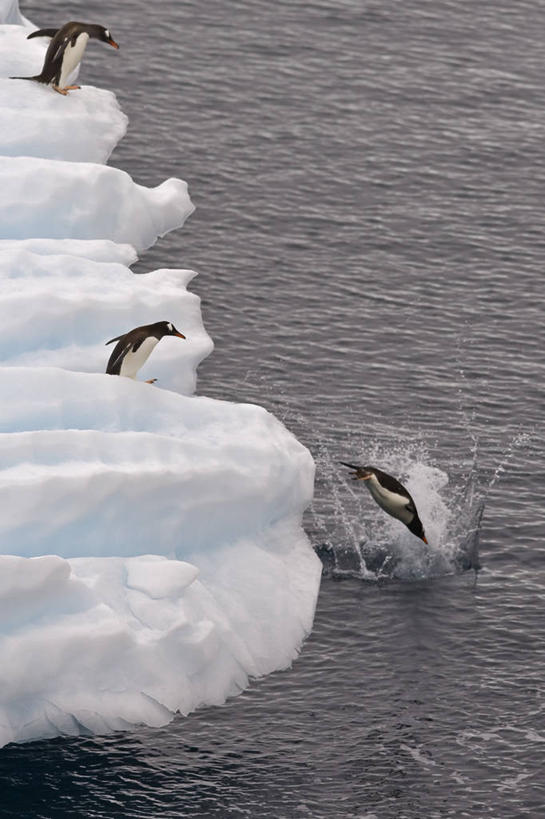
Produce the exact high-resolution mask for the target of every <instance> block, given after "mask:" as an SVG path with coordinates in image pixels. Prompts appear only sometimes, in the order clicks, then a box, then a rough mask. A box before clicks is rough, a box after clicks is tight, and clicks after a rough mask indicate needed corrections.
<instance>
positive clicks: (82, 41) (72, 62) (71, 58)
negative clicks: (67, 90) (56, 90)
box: [59, 31, 89, 88]
mask: <svg viewBox="0 0 545 819" xmlns="http://www.w3.org/2000/svg"><path fill="white" fill-rule="evenodd" d="M88 42H89V35H88V34H87V33H86V32H85V31H82V33H81V34H78V36H77V37H76V42H75V43H74V45H70V43H69V44H68V45H67V46H66V48H65V49H64V54H63V58H62V68H61V76H60V79H59V87H60V88H64V86H65V85H66V83H67V81H68V77H69V76H70V74H71V73H72V71H74V69H75V68H77V67H78V65H79V64H80V62H81V58H82V57H83V53H84V51H85V46H86V45H87V43H88Z"/></svg>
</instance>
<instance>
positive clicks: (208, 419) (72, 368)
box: [0, 0, 320, 745]
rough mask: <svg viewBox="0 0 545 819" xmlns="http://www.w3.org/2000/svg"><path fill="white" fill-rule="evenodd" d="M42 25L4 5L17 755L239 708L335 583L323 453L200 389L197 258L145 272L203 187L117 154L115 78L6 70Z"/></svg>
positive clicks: (0, 483)
mask: <svg viewBox="0 0 545 819" xmlns="http://www.w3.org/2000/svg"><path fill="white" fill-rule="evenodd" d="M40 23H41V24H42V25H51V23H52V21H50V20H43V21H40ZM32 29H33V26H32V25H31V24H30V23H29V21H27V20H25V18H24V17H22V15H21V14H20V12H19V8H18V4H17V2H16V0H0V109H1V111H0V113H1V115H2V116H1V117H0V122H1V123H2V124H0V184H1V194H0V504H1V507H0V508H1V509H2V514H1V515H0V745H3V744H5V743H7V742H11V741H16V742H22V741H27V740H31V739H36V738H39V737H52V736H57V735H65V734H66V735H74V734H81V733H103V732H109V731H112V730H116V729H126V728H129V727H130V726H132V725H135V724H142V723H144V724H147V725H152V726H154V725H163V724H165V723H166V722H168V721H169V720H170V719H172V717H173V715H174V713H176V712H177V711H179V712H181V713H182V714H187V713H188V712H189V711H191V710H193V709H195V708H197V707H198V706H203V705H214V704H220V703H222V702H224V701H225V699H226V697H228V696H230V695H233V694H236V693H238V692H239V691H241V690H242V689H243V688H244V687H245V686H246V685H248V681H249V679H250V678H251V677H257V676H260V675H263V674H267V673H270V672H271V671H274V670H275V669H279V668H285V667H287V666H289V664H290V663H291V662H292V660H293V659H294V658H295V657H296V656H297V653H298V651H299V649H300V646H301V643H302V641H303V640H304V638H305V636H306V635H308V633H309V632H310V630H311V627H312V619H313V614H314V607H315V602H316V596H317V592H318V587H319V582H320V563H319V561H318V559H317V557H316V556H315V554H314V552H313V551H312V549H311V547H310V545H309V543H308V540H307V538H306V536H305V534H304V532H303V529H302V527H301V516H302V512H303V510H304V508H305V507H306V506H307V505H308V503H309V502H310V500H311V497H312V485H313V476H314V464H313V461H312V458H311V456H310V454H309V452H308V451H307V450H306V449H305V448H304V447H303V446H302V445H301V444H299V443H298V441H297V440H296V439H295V438H294V437H293V436H292V435H291V434H290V433H289V432H288V431H287V430H286V429H285V428H284V426H283V425H282V424H281V423H280V422H279V421H277V420H276V419H275V418H274V417H273V416H272V415H271V414H270V413H268V412H266V411H265V410H264V409H262V408H261V407H257V406H254V405H249V404H232V403H226V402H222V401H216V400H212V399H208V398H205V397H197V396H195V395H194V394H193V393H194V390H195V383H196V369H197V366H198V364H199V362H200V361H201V360H202V359H203V358H204V357H205V356H206V355H208V354H209V353H210V352H211V350H212V342H211V340H210V338H209V337H208V335H207V333H206V331H205V330H204V327H203V324H202V319H201V314H200V303H199V299H198V298H197V296H195V295H194V294H192V293H190V292H189V291H188V290H187V285H188V284H189V282H190V281H191V279H192V277H193V276H194V275H195V274H194V272H193V271H190V270H184V269H161V270H154V271H152V272H150V273H147V274H145V275H138V276H135V275H134V274H133V273H132V272H131V270H130V267H129V265H130V264H132V263H133V262H134V261H135V260H136V253H137V252H138V251H141V250H143V249H144V248H146V247H148V246H150V245H151V244H153V243H154V242H155V241H156V239H157V237H158V236H160V235H162V234H163V233H165V232H167V231H169V230H172V229H173V228H176V227H180V226H181V225H182V224H183V222H184V221H185V219H186V218H187V216H188V215H189V214H190V213H191V211H192V209H193V206H192V204H191V201H190V199H189V196H188V194H187V187H186V185H185V183H184V182H182V181H181V180H179V179H170V180H167V181H166V182H163V183H162V184H161V185H159V186H158V187H156V188H154V189H147V188H144V187H142V186H140V185H136V184H135V183H134V182H133V181H132V180H131V178H130V177H129V176H128V175H127V174H126V173H123V172H122V171H119V170H117V169H115V168H112V167H108V166H105V165H104V164H103V163H104V162H105V161H106V160H107V158H108V157H109V156H110V154H111V152H112V150H113V148H114V147H115V145H116V143H117V142H118V140H119V139H120V138H121V137H122V136H123V134H124V133H125V129H126V124H127V121H126V118H125V116H124V115H123V113H122V112H121V111H120V109H119V106H118V104H117V101H116V99H115V97H114V95H113V94H111V93H110V92H108V91H104V90H100V89H96V88H92V87H89V86H84V87H83V88H82V89H81V90H80V91H75V92H72V93H70V94H69V95H68V96H67V97H62V96H61V95H58V94H56V93H55V92H54V91H52V89H50V88H47V87H45V86H42V85H38V84H35V83H32V82H26V81H22V80H10V79H8V77H9V76H11V75H14V74H17V75H19V74H20V75H23V76H26V75H31V74H35V73H38V72H39V70H40V69H41V64H42V61H43V55H44V53H45V49H46V47H47V42H48V41H47V40H31V41H27V40H26V36H27V34H28V33H29V32H30V31H31V30H32ZM95 45H96V44H95ZM108 56H109V57H110V58H112V59H117V58H122V51H121V52H120V54H119V55H117V54H115V53H113V54H111V55H110V54H109V55H108ZM84 70H85V59H84V60H83V63H82V69H81V71H82V73H84ZM112 70H114V68H112ZM2 77H3V78H4V79H2ZM160 320H167V321H172V322H173V323H174V324H175V325H176V327H177V328H178V329H179V330H181V331H182V332H183V333H184V334H185V335H186V337H187V338H186V340H185V341H184V340H181V339H178V338H164V339H162V340H161V341H160V342H159V344H158V345H157V347H156V349H155V350H154V351H153V353H152V355H151V356H150V358H149V360H148V362H147V363H146V365H145V366H144V367H143V368H142V370H141V371H140V373H139V375H138V379H139V380H136V381H133V380H131V379H127V378H122V377H119V376H108V375H106V374H105V373H104V370H105V367H106V363H107V360H108V357H109V355H110V353H111V350H112V347H111V346H110V347H106V346H105V342H106V341H108V339H110V338H112V337H114V336H117V335H120V334H121V333H124V332H126V331H128V330H130V329H132V328H133V327H135V326H137V325H139V324H148V323H151V322H155V321H160ZM152 377H156V378H158V379H159V380H158V382H157V384H156V385H153V386H152V385H150V384H147V383H145V381H144V380H145V379H146V378H152Z"/></svg>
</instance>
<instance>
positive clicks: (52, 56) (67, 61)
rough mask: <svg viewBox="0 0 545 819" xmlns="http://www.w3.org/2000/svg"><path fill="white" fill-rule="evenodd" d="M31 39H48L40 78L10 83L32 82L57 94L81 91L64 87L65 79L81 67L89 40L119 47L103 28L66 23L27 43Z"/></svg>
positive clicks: (36, 34) (43, 30) (35, 33)
mask: <svg viewBox="0 0 545 819" xmlns="http://www.w3.org/2000/svg"><path fill="white" fill-rule="evenodd" d="M33 37H51V38H52V40H51V42H50V43H49V48H48V49H47V53H46V55H45V60H44V64H43V68H42V71H41V74H36V76H34V77H10V79H12V80H34V81H35V82H42V83H44V85H51V86H52V87H53V89H54V90H55V91H58V93H59V94H64V95H65V96H66V94H68V92H69V91H72V90H75V89H77V88H80V86H79V85H66V82H67V80H68V77H69V76H70V74H71V73H72V71H74V69H75V68H77V66H78V65H79V64H80V62H81V59H82V57H83V52H84V51H85V46H86V45H87V43H88V42H89V40H101V41H102V42H103V43H108V45H111V46H112V47H113V48H119V46H118V44H117V43H116V42H115V40H114V39H112V36H111V34H110V32H109V31H108V29H107V28H104V26H99V25H95V24H94V23H75V22H72V23H66V24H65V25H64V26H63V27H62V28H59V29H56V28H41V29H39V30H38V31H33V32H32V33H31V34H29V35H28V37H27V40H32V38H33Z"/></svg>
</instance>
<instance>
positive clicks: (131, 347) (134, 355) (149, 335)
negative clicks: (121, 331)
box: [106, 321, 185, 384]
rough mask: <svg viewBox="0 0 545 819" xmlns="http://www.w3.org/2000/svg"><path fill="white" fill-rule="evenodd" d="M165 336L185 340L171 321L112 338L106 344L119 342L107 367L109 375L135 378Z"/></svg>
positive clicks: (145, 325)
mask: <svg viewBox="0 0 545 819" xmlns="http://www.w3.org/2000/svg"><path fill="white" fill-rule="evenodd" d="M163 336H177V337H178V338H185V336H184V335H183V333H180V332H179V331H178V330H177V329H176V327H175V326H174V325H173V324H171V322H170V321H156V322H155V324H144V325H143V326H142V327H135V328H134V330H130V331H129V332H128V333H125V335H123V336H116V337H115V338H111V339H110V341H107V342H106V344H107V345H108V344H113V342H114V341H117V344H116V345H115V347H114V351H113V353H112V354H111V356H110V360H109V361H108V366H107V367H106V372H107V373H108V375H124V376H126V377H127V378H135V377H136V373H137V372H138V370H139V369H140V367H142V366H143V365H144V364H145V363H146V361H147V360H148V358H149V355H150V353H151V351H152V350H153V348H154V347H155V345H156V344H158V343H159V341H161V339H162V338H163ZM156 380H157V379H155V378H154V379H152V380H150V381H149V382H148V383H150V384H152V383H153V381H156Z"/></svg>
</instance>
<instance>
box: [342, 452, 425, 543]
mask: <svg viewBox="0 0 545 819" xmlns="http://www.w3.org/2000/svg"><path fill="white" fill-rule="evenodd" d="M341 463H342V465H343V466H347V467H348V468H349V469H353V470H354V471H355V474H354V476H353V478H354V480H355V481H365V482H366V486H367V488H368V490H369V492H370V493H371V495H372V496H373V498H374V499H375V501H376V502H377V503H378V505H379V506H380V508H381V509H384V511H385V512H387V513H388V514H389V515H391V516H392V517H393V518H397V520H400V521H401V522H402V523H404V524H405V526H406V527H407V529H408V530H409V532H412V534H413V535H416V537H419V538H420V540H423V541H424V543H427V542H428V541H427V540H426V535H425V534H424V527H423V526H422V521H421V520H420V518H419V517H418V512H417V511H416V505H415V502H414V500H413V499H412V497H411V495H410V494H409V492H407V490H406V489H405V487H404V486H403V485H402V484H400V482H399V481H398V480H397V479H396V478H393V477H392V476H391V475H388V474H387V473H386V472H383V471H382V470H381V469H377V468H376V467H375V466H355V465H354V464H347V463H345V461H341Z"/></svg>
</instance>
